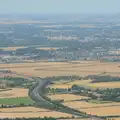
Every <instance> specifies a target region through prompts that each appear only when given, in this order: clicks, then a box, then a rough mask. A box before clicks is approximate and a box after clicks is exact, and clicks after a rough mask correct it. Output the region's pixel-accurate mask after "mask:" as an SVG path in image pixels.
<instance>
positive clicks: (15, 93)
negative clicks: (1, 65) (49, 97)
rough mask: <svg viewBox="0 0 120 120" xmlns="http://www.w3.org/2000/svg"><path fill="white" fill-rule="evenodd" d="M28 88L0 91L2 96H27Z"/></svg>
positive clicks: (0, 96)
mask: <svg viewBox="0 0 120 120" xmlns="http://www.w3.org/2000/svg"><path fill="white" fill-rule="evenodd" d="M27 96H28V89H23V88H13V89H12V90H9V91H3V92H0V98H15V97H27Z"/></svg>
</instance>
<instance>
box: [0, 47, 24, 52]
mask: <svg viewBox="0 0 120 120" xmlns="http://www.w3.org/2000/svg"><path fill="white" fill-rule="evenodd" d="M20 48H25V46H18V47H2V48H1V49H3V50H6V51H9V50H17V49H20Z"/></svg>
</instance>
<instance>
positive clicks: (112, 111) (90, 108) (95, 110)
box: [64, 101, 120, 116]
mask: <svg viewBox="0 0 120 120" xmlns="http://www.w3.org/2000/svg"><path fill="white" fill-rule="evenodd" d="M64 105H66V106H69V107H71V108H74V109H77V110H80V111H84V112H86V113H88V114H92V115H98V116H109V115H113V116H115V115H120V112H119V111H120V103H116V102H112V103H111V102H110V103H100V104H99V103H97V104H95V103H90V102H83V101H75V102H65V103H64Z"/></svg>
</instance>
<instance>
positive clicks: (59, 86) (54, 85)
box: [49, 84, 72, 89]
mask: <svg viewBox="0 0 120 120" xmlns="http://www.w3.org/2000/svg"><path fill="white" fill-rule="evenodd" d="M49 87H50V88H61V89H62V88H63V89H64V88H66V89H68V88H71V87H72V85H68V84H59V85H56V84H53V85H50V86H49Z"/></svg>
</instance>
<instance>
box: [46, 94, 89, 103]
mask: <svg viewBox="0 0 120 120" xmlns="http://www.w3.org/2000/svg"><path fill="white" fill-rule="evenodd" d="M48 97H49V98H51V99H52V100H61V99H64V101H65V102H66V101H71V100H80V99H87V98H88V97H85V96H78V95H73V94H60V95H49V96H48Z"/></svg>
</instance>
